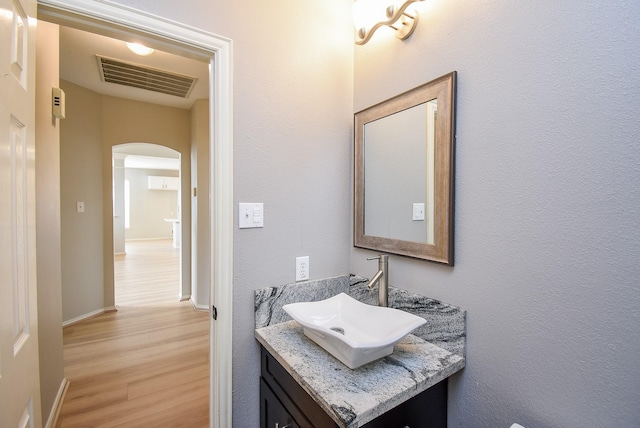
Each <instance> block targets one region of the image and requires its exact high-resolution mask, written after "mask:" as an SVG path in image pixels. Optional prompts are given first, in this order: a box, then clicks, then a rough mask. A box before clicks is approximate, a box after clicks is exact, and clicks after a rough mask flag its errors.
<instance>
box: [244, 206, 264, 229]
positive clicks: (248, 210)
mask: <svg viewBox="0 0 640 428" xmlns="http://www.w3.org/2000/svg"><path fill="white" fill-rule="evenodd" d="M238 227H239V228H240V229H248V228H253V227H264V204H262V203H240V204H238Z"/></svg>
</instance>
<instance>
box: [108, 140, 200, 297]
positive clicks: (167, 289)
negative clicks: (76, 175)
mask: <svg viewBox="0 0 640 428" xmlns="http://www.w3.org/2000/svg"><path fill="white" fill-rule="evenodd" d="M181 176H182V174H181V167H180V153H179V152H178V151H176V150H173V149H171V148H168V147H164V146H162V145H158V144H150V143H125V144H119V145H116V146H113V147H112V183H113V185H112V188H113V192H112V197H113V248H114V257H115V262H114V278H115V289H114V292H115V303H116V305H134V306H140V305H147V304H158V305H161V304H164V303H169V302H171V301H175V300H176V299H182V298H183V287H182V275H181V272H182V270H183V269H188V268H189V265H190V263H189V260H183V258H182V252H181V251H180V250H181V246H182V239H181V234H182V230H181V223H182V203H181V197H180V188H181V186H180V180H181ZM127 253H128V254H127ZM185 265H186V266H185ZM151 266H155V268H154V269H155V270H156V271H157V272H156V275H157V279H156V280H155V281H149V282H146V281H140V280H133V281H132V280H131V279H130V278H132V272H131V271H132V270H135V269H138V270H144V269H149V268H150V267H151ZM158 270H159V271H158ZM133 277H134V278H135V276H133ZM139 277H141V278H142V277H147V278H149V275H148V274H146V275H145V274H142V275H139Z"/></svg>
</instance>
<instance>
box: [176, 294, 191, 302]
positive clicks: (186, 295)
mask: <svg viewBox="0 0 640 428" xmlns="http://www.w3.org/2000/svg"><path fill="white" fill-rule="evenodd" d="M185 300H191V294H185V295H184V296H183V295H182V294H178V301H180V302H184V301H185Z"/></svg>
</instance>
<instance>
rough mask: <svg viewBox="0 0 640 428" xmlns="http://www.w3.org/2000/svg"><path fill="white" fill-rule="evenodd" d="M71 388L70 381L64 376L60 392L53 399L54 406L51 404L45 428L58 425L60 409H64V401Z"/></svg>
mask: <svg viewBox="0 0 640 428" xmlns="http://www.w3.org/2000/svg"><path fill="white" fill-rule="evenodd" d="M68 388H69V381H68V380H67V378H66V377H63V378H62V382H60V388H58V394H56V398H55V400H53V406H51V412H50V413H49V418H48V419H47V423H46V424H45V426H44V428H53V427H55V426H56V422H58V417H59V416H60V410H61V409H62V403H64V397H65V395H67V389H68Z"/></svg>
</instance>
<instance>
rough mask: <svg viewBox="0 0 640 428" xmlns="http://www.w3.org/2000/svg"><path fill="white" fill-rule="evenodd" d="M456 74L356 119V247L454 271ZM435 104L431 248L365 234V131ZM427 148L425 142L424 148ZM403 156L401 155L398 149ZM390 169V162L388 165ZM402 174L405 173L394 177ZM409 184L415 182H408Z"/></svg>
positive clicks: (420, 243) (414, 90)
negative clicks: (378, 122)
mask: <svg viewBox="0 0 640 428" xmlns="http://www.w3.org/2000/svg"><path fill="white" fill-rule="evenodd" d="M455 90H456V72H455V71H454V72H451V73H449V74H447V75H444V76H442V77H439V78H437V79H435V80H432V81H430V82H428V83H425V84H423V85H421V86H418V87H417V88H414V89H411V90H409V91H407V92H404V93H402V94H400V95H397V96H395V97H393V98H390V99H388V100H386V101H383V102H381V103H379V104H376V105H374V106H372V107H369V108H367V109H365V110H362V111H360V112H358V113H356V114H355V116H354V134H355V135H354V137H355V138H354V143H355V150H354V155H355V156H354V161H355V165H354V172H355V180H354V184H355V189H354V198H355V201H354V238H353V239H354V246H355V247H359V248H366V249H370V250H376V251H382V252H386V253H391V254H399V255H404V256H409V257H414V258H418V259H424V260H429V261H433V262H437V263H443V264H447V265H450V266H453V205H454V154H455V150H454V149H455ZM434 99H437V121H436V124H435V129H434V133H435V143H434V151H435V153H434V162H433V164H434V171H433V177H434V194H433V198H434V208H433V224H434V227H433V239H432V240H433V244H429V243H426V242H413V241H408V240H402V239H396V238H392V237H381V236H371V235H367V234H366V233H365V232H366V231H365V187H366V183H365V164H364V162H365V156H364V153H365V125H366V124H367V123H371V122H373V121H376V120H379V119H382V118H385V117H387V116H390V115H393V114H395V113H398V112H401V111H404V110H407V109H409V108H412V107H415V106H417V105H420V104H423V103H426V102H428V101H431V100H434ZM425 144H426V142H425ZM400 150H401V149H400ZM388 162H389V167H391V168H392V166H393V159H388ZM397 173H398V174H405V173H406V171H398V172H397ZM409 179H413V178H412V177H409Z"/></svg>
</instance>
